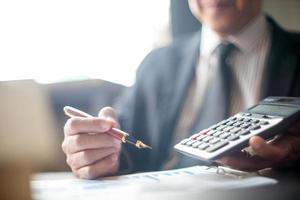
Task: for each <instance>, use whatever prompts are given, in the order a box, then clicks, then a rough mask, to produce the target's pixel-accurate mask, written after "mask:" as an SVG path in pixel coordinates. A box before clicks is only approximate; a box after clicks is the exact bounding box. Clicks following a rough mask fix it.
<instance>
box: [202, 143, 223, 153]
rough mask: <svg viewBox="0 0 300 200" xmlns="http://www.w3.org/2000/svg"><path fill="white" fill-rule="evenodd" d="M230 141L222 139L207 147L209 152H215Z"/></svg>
mask: <svg viewBox="0 0 300 200" xmlns="http://www.w3.org/2000/svg"><path fill="white" fill-rule="evenodd" d="M227 144H228V142H227V141H221V142H219V143H217V144H215V145H213V146H210V147H209V148H207V149H206V151H207V152H213V151H216V150H218V149H220V148H222V147H224V146H225V145H227Z"/></svg>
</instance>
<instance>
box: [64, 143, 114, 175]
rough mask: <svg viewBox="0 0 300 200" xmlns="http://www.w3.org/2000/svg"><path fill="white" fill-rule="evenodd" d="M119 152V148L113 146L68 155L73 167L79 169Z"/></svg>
mask: <svg viewBox="0 0 300 200" xmlns="http://www.w3.org/2000/svg"><path fill="white" fill-rule="evenodd" d="M118 152H119V149H116V148H113V147H110V148H101V149H88V150H84V151H80V152H77V153H74V154H70V155H69V156H68V157H67V163H68V165H69V166H70V167H71V168H72V169H74V170H77V169H79V168H82V167H85V166H88V165H92V164H93V163H95V162H96V161H98V160H101V159H103V158H105V157H107V156H109V155H111V154H113V153H118Z"/></svg>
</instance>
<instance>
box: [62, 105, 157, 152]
mask: <svg viewBox="0 0 300 200" xmlns="http://www.w3.org/2000/svg"><path fill="white" fill-rule="evenodd" d="M64 112H65V114H66V115H67V116H69V117H87V118H88V117H93V116H92V115H90V114H88V113H85V112H83V111H81V110H78V109H76V108H73V107H71V106H65V107H64ZM108 134H110V135H111V136H113V137H115V138H117V139H119V140H121V141H122V142H123V143H127V142H128V143H130V144H132V145H134V146H136V147H137V148H139V149H141V148H149V149H152V147H150V146H148V145H146V144H144V143H143V142H142V141H140V140H137V139H135V138H134V137H132V136H130V135H129V134H128V133H126V132H124V131H121V130H119V129H117V128H112V129H111V130H109V131H108Z"/></svg>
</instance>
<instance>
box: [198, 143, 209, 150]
mask: <svg viewBox="0 0 300 200" xmlns="http://www.w3.org/2000/svg"><path fill="white" fill-rule="evenodd" d="M207 147H209V145H208V144H207V143H202V144H201V145H199V146H198V149H200V150H204V149H206V148H207Z"/></svg>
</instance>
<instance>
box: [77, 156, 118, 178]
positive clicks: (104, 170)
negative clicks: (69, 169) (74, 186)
mask: <svg viewBox="0 0 300 200" xmlns="http://www.w3.org/2000/svg"><path fill="white" fill-rule="evenodd" d="M118 159H119V155H118V154H116V153H113V154H111V155H109V156H107V157H105V158H103V159H101V160H99V161H97V162H95V163H94V164H92V165H88V166H85V167H82V168H80V169H78V170H75V171H74V173H75V175H76V176H77V177H79V178H83V179H94V178H97V177H99V176H103V175H109V174H112V173H115V172H116V171H117V170H118V167H119V166H118V164H119V162H118Z"/></svg>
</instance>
